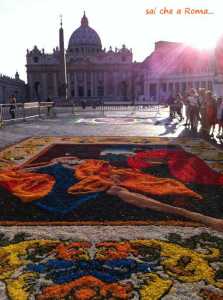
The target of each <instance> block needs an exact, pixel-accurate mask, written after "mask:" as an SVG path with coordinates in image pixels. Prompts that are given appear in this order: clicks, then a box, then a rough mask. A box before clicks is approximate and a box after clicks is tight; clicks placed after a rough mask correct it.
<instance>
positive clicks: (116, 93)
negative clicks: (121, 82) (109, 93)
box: [113, 72, 118, 98]
mask: <svg viewBox="0 0 223 300" xmlns="http://www.w3.org/2000/svg"><path fill="white" fill-rule="evenodd" d="M113 74H114V96H115V98H116V97H118V78H117V77H118V76H117V75H118V73H117V72H114V73H113Z"/></svg>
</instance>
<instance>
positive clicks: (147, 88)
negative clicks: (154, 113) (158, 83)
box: [144, 74, 150, 100]
mask: <svg viewBox="0 0 223 300" xmlns="http://www.w3.org/2000/svg"><path fill="white" fill-rule="evenodd" d="M144 97H145V99H146V100H148V99H150V85H149V79H148V74H145V75H144Z"/></svg>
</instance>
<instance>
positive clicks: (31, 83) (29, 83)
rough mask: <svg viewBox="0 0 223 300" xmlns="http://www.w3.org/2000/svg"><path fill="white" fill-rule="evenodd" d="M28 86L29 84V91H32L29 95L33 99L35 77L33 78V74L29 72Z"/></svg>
mask: <svg viewBox="0 0 223 300" xmlns="http://www.w3.org/2000/svg"><path fill="white" fill-rule="evenodd" d="M28 86H29V91H30V95H29V97H30V98H31V100H32V99H33V97H34V92H33V89H34V87H33V78H32V75H31V74H30V73H29V74H28Z"/></svg>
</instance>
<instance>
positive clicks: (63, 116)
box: [0, 108, 219, 148]
mask: <svg viewBox="0 0 223 300" xmlns="http://www.w3.org/2000/svg"><path fill="white" fill-rule="evenodd" d="M49 135H51V136H52V135H53V136H57V135H58V136H69V135H74V136H75V135H76V136H145V137H149V136H160V137H177V136H181V137H183V136H185V137H199V134H196V133H191V132H190V130H188V129H187V128H185V127H184V120H183V121H182V122H179V121H178V120H177V119H174V120H172V121H171V120H170V119H169V111H168V109H167V108H162V109H161V111H160V112H158V113H157V112H135V113H129V112H128V113H121V112H112V113H111V112H109V113H106V114H105V115H102V114H101V113H100V112H98V113H81V114H79V115H78V114H76V115H72V114H71V113H70V112H64V113H61V112H57V116H56V117H51V118H43V119H34V120H29V121H26V122H15V123H11V124H7V125H6V126H4V127H3V128H1V129H0V148H3V147H5V146H7V145H10V144H13V143H15V142H17V141H19V140H22V139H25V138H27V137H30V136H49ZM216 141H217V142H218V143H219V141H218V140H216Z"/></svg>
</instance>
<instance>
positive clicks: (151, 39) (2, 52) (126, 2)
mask: <svg viewBox="0 0 223 300" xmlns="http://www.w3.org/2000/svg"><path fill="white" fill-rule="evenodd" d="M165 7H166V8H167V9H173V14H165V15H162V14H160V9H163V8H165ZM185 8H190V9H203V10H204V9H208V10H209V12H210V14H208V15H207V14H202V15H201V14H200V15H195V14H190V15H189V14H187V15H185V13H184V12H185V10H184V9H185ZM150 9H156V10H155V11H156V13H155V14H147V13H146V11H147V10H150ZM176 9H182V10H181V12H182V14H181V15H180V14H179V15H177V14H176ZM84 10H85V11H86V15H87V17H88V20H89V25H90V27H92V28H93V29H95V30H96V31H97V32H98V34H99V36H100V38H101V41H102V46H103V48H107V49H108V48H109V47H110V46H112V47H113V49H114V48H115V47H118V48H121V47H122V45H123V44H125V45H126V47H128V48H132V49H133V54H134V57H133V59H134V60H136V61H143V60H144V59H145V58H146V57H147V56H148V55H149V54H150V53H151V52H152V51H153V49H154V43H155V42H156V41H159V40H167V41H175V42H184V43H186V44H189V45H192V46H194V47H199V48H214V47H215V45H216V42H217V40H218V39H219V38H220V36H221V35H223V25H222V24H223V23H222V18H223V1H222V0H60V1H59V0H0V38H1V40H0V41H1V47H0V73H2V74H6V75H8V76H14V74H15V72H16V71H18V72H19V74H20V78H21V79H23V80H25V81H26V68H25V64H26V49H32V48H33V46H34V45H37V46H38V48H39V49H42V48H44V49H45V52H47V53H51V52H52V50H53V48H55V47H56V46H58V44H59V38H58V36H59V34H58V30H59V23H60V18H59V16H60V14H62V15H63V28H64V34H65V48H67V45H68V42H69V38H70V36H71V34H72V32H73V31H74V30H75V29H77V28H78V27H79V26H80V20H81V17H82V16H83V12H84Z"/></svg>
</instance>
